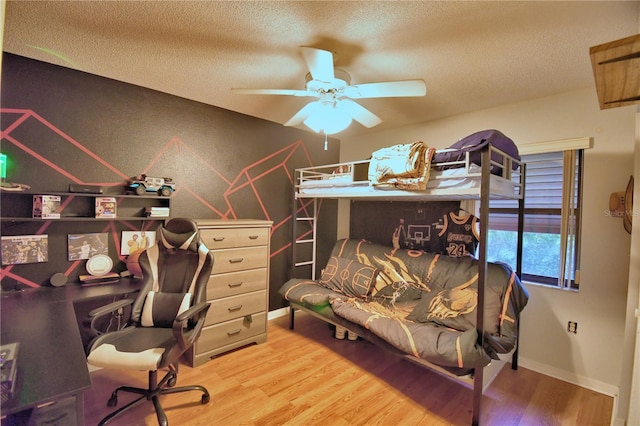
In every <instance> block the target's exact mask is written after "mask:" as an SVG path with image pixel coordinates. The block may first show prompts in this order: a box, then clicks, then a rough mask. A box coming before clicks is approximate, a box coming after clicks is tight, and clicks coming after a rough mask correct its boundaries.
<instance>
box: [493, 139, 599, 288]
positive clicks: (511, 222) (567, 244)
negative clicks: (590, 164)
mask: <svg viewBox="0 0 640 426" xmlns="http://www.w3.org/2000/svg"><path fill="white" fill-rule="evenodd" d="M590 144H591V141H590V139H588V138H587V139H571V140H568V141H557V142H549V143H543V144H531V145H525V146H524V147H520V152H521V155H522V160H523V162H525V163H526V174H525V203H524V208H525V215H524V234H523V250H522V279H523V281H528V282H533V283H538V284H544V285H549V286H555V287H561V288H571V289H578V288H579V284H580V272H579V271H580V206H581V200H582V196H581V189H582V167H583V150H584V148H588V147H589V146H590ZM489 216H490V218H489V234H488V236H489V244H488V249H487V258H488V260H490V261H502V262H506V263H508V264H510V265H513V266H515V265H516V245H517V226H518V202H517V201H515V200H495V201H491V204H490V209H489Z"/></svg>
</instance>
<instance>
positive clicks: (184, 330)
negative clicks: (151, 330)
mask: <svg viewBox="0 0 640 426" xmlns="http://www.w3.org/2000/svg"><path fill="white" fill-rule="evenodd" d="M209 306H210V304H209V303H206V302H201V303H197V304H195V305H193V306H192V307H190V308H189V309H187V310H186V311H184V312H182V313H181V314H180V315H178V316H177V317H176V319H175V320H173V335H174V337H175V338H176V340H177V341H178V344H179V345H180V348H181V349H182V350H187V349H188V348H189V347H190V346H191V345H193V343H194V342H195V341H196V339H197V338H198V336H199V335H200V332H201V331H202V327H204V320H205V318H206V316H207V311H208V310H209ZM189 322H191V324H194V325H193V327H192V328H189Z"/></svg>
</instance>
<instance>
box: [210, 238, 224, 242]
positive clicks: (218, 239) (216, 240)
mask: <svg viewBox="0 0 640 426" xmlns="http://www.w3.org/2000/svg"><path fill="white" fill-rule="evenodd" d="M213 241H215V242H217V243H219V242H220V241H224V237H213Z"/></svg>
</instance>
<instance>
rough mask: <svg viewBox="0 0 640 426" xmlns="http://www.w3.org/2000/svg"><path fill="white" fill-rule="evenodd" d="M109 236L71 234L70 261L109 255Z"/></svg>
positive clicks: (69, 243)
mask: <svg viewBox="0 0 640 426" xmlns="http://www.w3.org/2000/svg"><path fill="white" fill-rule="evenodd" d="M108 238H109V234H107V233H106V232H104V233H95V234H69V235H68V245H69V261H73V260H81V259H89V258H90V257H91V256H95V255H97V254H106V255H108V254H109V240H108Z"/></svg>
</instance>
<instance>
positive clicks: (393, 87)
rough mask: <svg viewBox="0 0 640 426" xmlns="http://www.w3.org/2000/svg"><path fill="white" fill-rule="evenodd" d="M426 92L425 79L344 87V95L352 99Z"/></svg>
mask: <svg viewBox="0 0 640 426" xmlns="http://www.w3.org/2000/svg"><path fill="white" fill-rule="evenodd" d="M426 94H427V85H426V84H425V82H424V80H403V81H387V82H382V83H366V84H355V85H352V86H348V87H346V88H345V89H344V95H345V96H348V97H350V98H352V99H364V98H394V97H405V96H424V95H426Z"/></svg>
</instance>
